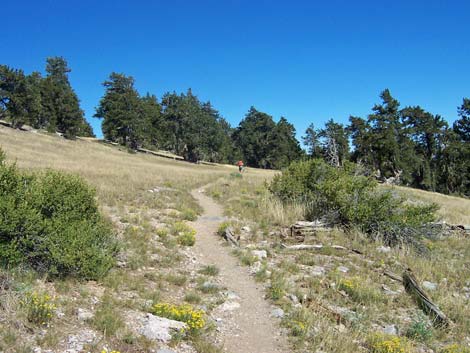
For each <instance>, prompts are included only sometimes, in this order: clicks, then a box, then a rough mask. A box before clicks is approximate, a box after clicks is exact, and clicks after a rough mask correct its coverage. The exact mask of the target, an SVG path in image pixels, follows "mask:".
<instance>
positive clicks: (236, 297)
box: [226, 291, 240, 300]
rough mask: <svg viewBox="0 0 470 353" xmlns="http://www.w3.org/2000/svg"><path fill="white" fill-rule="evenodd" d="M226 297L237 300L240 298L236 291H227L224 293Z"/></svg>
mask: <svg viewBox="0 0 470 353" xmlns="http://www.w3.org/2000/svg"><path fill="white" fill-rule="evenodd" d="M226 296H227V299H229V300H237V299H240V297H239V296H238V295H237V293H235V292H232V291H229V292H227V293H226Z"/></svg>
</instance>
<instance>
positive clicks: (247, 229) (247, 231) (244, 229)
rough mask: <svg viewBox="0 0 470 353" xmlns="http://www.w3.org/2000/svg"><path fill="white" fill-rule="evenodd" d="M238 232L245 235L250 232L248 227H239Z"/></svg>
mask: <svg viewBox="0 0 470 353" xmlns="http://www.w3.org/2000/svg"><path fill="white" fill-rule="evenodd" d="M240 230H241V231H242V232H245V233H249V232H251V228H250V227H248V226H244V227H241V228H240Z"/></svg>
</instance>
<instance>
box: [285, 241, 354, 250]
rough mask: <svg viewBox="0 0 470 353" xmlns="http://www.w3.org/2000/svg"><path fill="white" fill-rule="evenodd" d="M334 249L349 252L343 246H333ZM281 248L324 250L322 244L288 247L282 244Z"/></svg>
mask: <svg viewBox="0 0 470 353" xmlns="http://www.w3.org/2000/svg"><path fill="white" fill-rule="evenodd" d="M330 247H331V248H332V249H335V250H348V248H345V247H344V246H341V245H331V246H330ZM281 248H283V249H286V250H321V249H323V248H324V246H323V245H322V244H297V245H286V244H282V243H281Z"/></svg>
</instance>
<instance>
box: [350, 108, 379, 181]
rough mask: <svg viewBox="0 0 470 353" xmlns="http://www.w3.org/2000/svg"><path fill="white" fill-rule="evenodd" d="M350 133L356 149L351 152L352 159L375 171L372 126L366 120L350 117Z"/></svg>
mask: <svg viewBox="0 0 470 353" xmlns="http://www.w3.org/2000/svg"><path fill="white" fill-rule="evenodd" d="M347 130H348V133H349V135H350V136H351V140H352V144H353V146H354V150H353V151H352V153H351V160H352V161H353V162H355V163H358V164H361V165H363V166H364V167H366V169H369V170H368V172H369V173H370V172H373V168H374V167H375V165H374V157H373V153H372V144H371V127H370V125H369V124H368V123H367V121H366V120H364V119H362V118H360V117H356V116H350V117H349V126H348V127H347Z"/></svg>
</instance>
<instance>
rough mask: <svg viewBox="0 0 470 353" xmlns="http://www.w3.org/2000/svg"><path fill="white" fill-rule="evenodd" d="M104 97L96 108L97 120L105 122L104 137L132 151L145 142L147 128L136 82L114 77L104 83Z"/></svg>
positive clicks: (126, 78)
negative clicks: (135, 85) (144, 136)
mask: <svg viewBox="0 0 470 353" xmlns="http://www.w3.org/2000/svg"><path fill="white" fill-rule="evenodd" d="M103 86H104V87H105V94H104V96H103V97H102V98H101V100H100V104H99V106H98V108H96V113H95V115H94V116H95V117H96V118H100V119H103V123H102V129H103V134H104V137H105V138H106V139H108V140H110V141H114V142H118V143H120V144H123V145H125V146H128V147H129V148H131V149H136V148H137V147H138V146H139V145H141V143H142V141H143V137H142V136H143V133H144V131H145V130H146V128H147V127H148V125H147V126H146V125H145V120H144V115H143V113H142V105H141V100H140V97H139V94H138V93H137V91H136V89H135V88H134V78H133V77H131V76H126V75H124V74H118V73H115V72H113V73H111V75H110V76H109V80H107V81H104V82H103Z"/></svg>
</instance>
